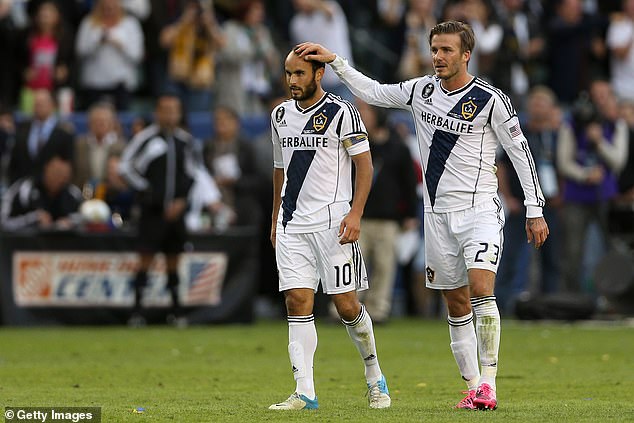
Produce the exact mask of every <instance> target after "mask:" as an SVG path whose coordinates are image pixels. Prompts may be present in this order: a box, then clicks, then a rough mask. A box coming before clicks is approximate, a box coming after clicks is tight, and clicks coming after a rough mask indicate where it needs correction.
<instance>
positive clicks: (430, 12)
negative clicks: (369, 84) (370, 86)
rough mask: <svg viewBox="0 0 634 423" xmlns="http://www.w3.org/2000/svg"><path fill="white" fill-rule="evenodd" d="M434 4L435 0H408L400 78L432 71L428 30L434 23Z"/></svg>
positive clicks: (399, 71) (427, 73) (408, 77)
mask: <svg viewBox="0 0 634 423" xmlns="http://www.w3.org/2000/svg"><path fill="white" fill-rule="evenodd" d="M435 5H436V1H435V0H410V2H409V10H408V11H407V14H406V15H405V24H406V35H405V36H406V43H405V47H404V48H403V54H402V55H401V61H400V63H399V69H398V74H399V76H400V78H401V79H411V78H417V77H419V76H421V75H429V74H431V73H433V69H432V64H431V52H430V51H429V31H430V30H431V28H433V27H434V25H436V16H435V15H434V8H435ZM377 79H378V80H381V81H384V80H385V79H381V78H377Z"/></svg>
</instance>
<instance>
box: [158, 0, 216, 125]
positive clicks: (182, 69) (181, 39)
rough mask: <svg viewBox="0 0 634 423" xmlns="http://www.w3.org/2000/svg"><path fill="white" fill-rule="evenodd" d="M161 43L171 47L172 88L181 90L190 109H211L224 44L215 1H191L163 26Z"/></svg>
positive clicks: (182, 96)
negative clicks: (218, 56)
mask: <svg viewBox="0 0 634 423" xmlns="http://www.w3.org/2000/svg"><path fill="white" fill-rule="evenodd" d="M160 42H161V46H163V47H164V48H165V49H167V50H169V62H168V74H169V86H170V89H171V90H172V91H175V92H178V93H179V95H180V97H181V101H182V102H183V105H184V106H185V110H187V111H188V112H194V111H209V109H210V107H211V88H212V86H213V85H214V81H215V65H216V60H215V54H216V50H217V49H218V48H219V47H221V46H222V45H224V37H223V35H222V32H221V30H220V27H219V25H218V22H216V16H215V14H214V9H213V5H212V4H211V2H203V1H200V0H190V1H189V2H187V3H186V6H185V10H184V11H183V14H182V15H181V16H180V18H179V19H178V20H177V21H176V22H175V23H173V24H171V25H168V26H166V27H165V28H163V30H162V31H161V33H160Z"/></svg>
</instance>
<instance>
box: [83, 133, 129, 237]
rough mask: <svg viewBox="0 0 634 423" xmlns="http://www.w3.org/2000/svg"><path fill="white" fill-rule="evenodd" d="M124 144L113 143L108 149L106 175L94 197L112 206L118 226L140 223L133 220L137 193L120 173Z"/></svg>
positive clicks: (111, 210)
mask: <svg viewBox="0 0 634 423" xmlns="http://www.w3.org/2000/svg"><path fill="white" fill-rule="evenodd" d="M124 146H125V145H124V144H113V145H112V146H111V148H109V149H108V151H107V156H106V159H105V171H104V176H103V177H102V178H101V179H100V181H99V183H98V184H97V185H96V186H95V190H94V198H96V199H98V200H103V201H105V203H106V204H107V205H108V207H110V212H111V213H112V223H113V224H114V225H115V226H117V227H119V226H122V225H123V224H128V223H138V222H132V220H133V219H134V217H135V216H134V206H135V193H134V191H133V190H132V189H131V188H130V187H129V186H128V184H126V182H125V180H124V179H123V177H122V176H121V175H120V174H119V163H120V162H121V154H122V153H123V147H124Z"/></svg>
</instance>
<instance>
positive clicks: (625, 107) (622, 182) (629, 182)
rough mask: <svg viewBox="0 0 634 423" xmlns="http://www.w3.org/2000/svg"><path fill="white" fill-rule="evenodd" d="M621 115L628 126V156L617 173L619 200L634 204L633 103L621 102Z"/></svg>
mask: <svg viewBox="0 0 634 423" xmlns="http://www.w3.org/2000/svg"><path fill="white" fill-rule="evenodd" d="M621 115H622V116H623V120H625V122H626V123H627V126H628V128H629V146H628V156H627V157H628V158H627V160H626V162H625V167H624V168H623V170H622V171H621V174H620V175H619V202H620V203H621V204H624V205H629V206H630V207H632V206H634V103H629V102H626V103H621Z"/></svg>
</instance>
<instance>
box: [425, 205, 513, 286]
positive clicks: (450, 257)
mask: <svg viewBox="0 0 634 423" xmlns="http://www.w3.org/2000/svg"><path fill="white" fill-rule="evenodd" d="M503 228H504V212H503V210H502V204H501V203H500V200H499V198H498V197H497V196H496V197H494V198H491V199H489V200H486V201H484V202H482V203H480V204H477V205H475V206H474V207H471V208H469V209H466V210H460V211H455V212H448V213H429V212H428V213H425V273H426V276H427V278H426V279H427V283H426V285H427V287H428V288H432V289H456V288H459V287H461V286H465V285H468V284H469V280H468V278H467V270H468V269H486V270H490V271H492V272H494V273H496V272H497V269H498V265H499V264H500V259H501V258H502V244H503V241H504V234H503V232H502V230H503Z"/></svg>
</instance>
